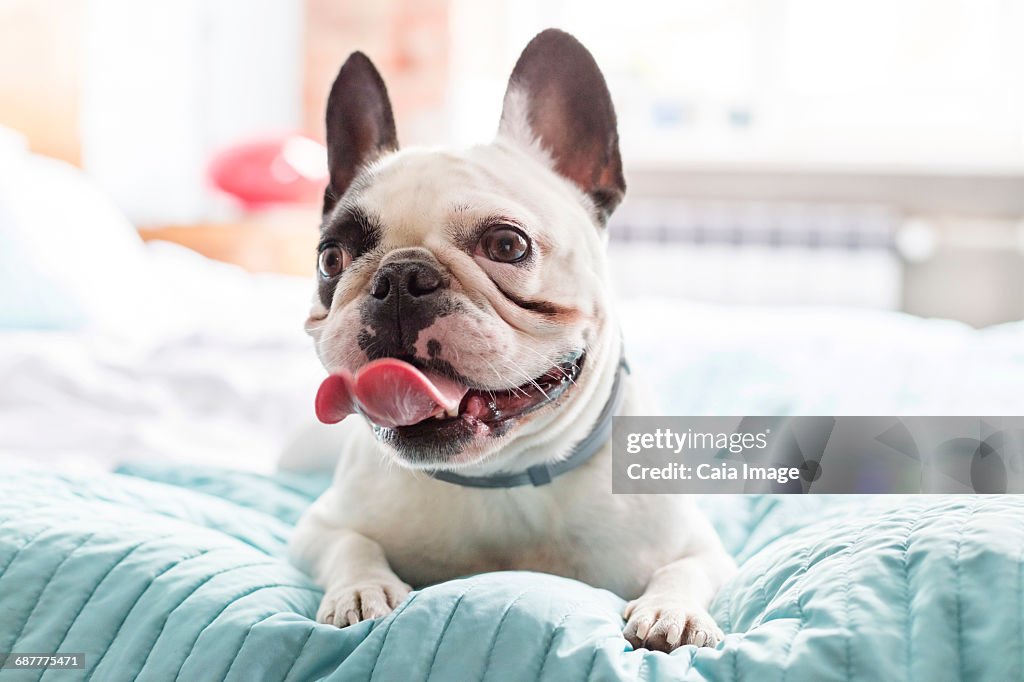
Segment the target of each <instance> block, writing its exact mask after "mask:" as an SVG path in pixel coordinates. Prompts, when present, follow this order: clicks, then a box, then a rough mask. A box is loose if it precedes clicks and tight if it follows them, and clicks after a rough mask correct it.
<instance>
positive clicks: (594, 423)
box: [290, 29, 735, 651]
mask: <svg viewBox="0 0 1024 682" xmlns="http://www.w3.org/2000/svg"><path fill="white" fill-rule="evenodd" d="M327 149H328V166H329V172H330V182H329V186H328V188H327V190H326V192H325V195H324V206H323V221H322V225H321V239H320V245H319V249H318V253H319V256H318V266H317V268H318V288H317V291H316V294H315V297H314V302H313V306H312V310H311V311H310V315H309V319H308V320H307V322H306V329H307V331H308V332H309V334H310V335H311V336H312V337H313V339H314V341H315V346H316V350H317V353H318V355H319V358H320V360H321V362H322V363H323V365H324V367H325V368H326V369H327V370H328V372H329V373H330V377H329V378H328V379H327V380H325V381H324V383H323V385H321V387H320V390H319V393H318V394H317V400H316V407H317V415H318V416H319V418H320V419H321V421H324V422H326V423H336V422H339V421H341V420H343V419H344V421H343V422H342V423H341V425H340V426H339V427H337V428H339V429H342V430H343V431H344V434H343V439H342V440H343V442H344V446H343V451H342V452H341V454H340V459H339V460H338V464H337V469H336V473H335V476H334V480H333V483H332V485H331V487H330V488H329V489H328V490H327V491H326V492H325V493H324V494H323V495H322V496H321V497H320V498H319V499H318V500H316V502H315V503H314V504H313V505H312V507H311V508H310V509H309V510H308V511H307V512H306V513H305V514H304V515H303V517H302V518H301V520H300V522H299V523H298V526H297V528H296V530H295V533H294V535H293V537H292V540H291V545H290V551H291V555H292V557H293V561H294V562H295V563H296V565H298V566H300V567H301V568H304V569H305V570H307V571H308V572H309V573H310V574H311V575H312V576H313V577H314V579H315V580H316V581H317V583H318V584H319V585H320V586H322V587H323V589H324V591H325V594H324V598H323V601H322V604H321V606H320V609H319V612H318V613H317V620H318V621H319V622H321V623H331V624H334V625H337V626H340V627H344V626H347V625H352V624H355V623H357V622H359V621H362V620H366V619H373V618H381V617H383V616H385V615H387V614H388V613H389V612H391V611H392V610H393V609H394V608H395V607H396V606H397V605H398V604H400V603H401V602H402V601H403V600H404V599H405V598H406V596H407V595H408V594H409V592H410V590H411V589H412V588H413V587H421V586H426V585H430V584H433V583H437V582H439V581H444V580H448V579H451V578H454V577H457V576H462V575H466V574H471V573H477V572H483V571H500V570H529V571H541V572H545V573H552V574H556V575H561V576H567V577H570V578H575V579H577V580H581V581H584V582H586V583H589V584H590V585H593V586H595V587H600V588H605V589H608V590H610V591H612V592H614V593H616V594H618V595H619V596H621V597H622V598H623V599H624V600H628V601H627V605H626V607H625V610H624V613H623V618H624V621H625V627H624V630H623V634H624V636H625V638H626V639H627V640H628V641H629V642H630V643H631V644H632V645H633V646H634V647H635V648H640V647H645V648H648V649H653V650H661V651H671V650H673V649H675V648H677V647H679V646H682V645H686V644H694V645H697V646H715V645H717V643H718V642H719V641H720V640H721V639H722V638H723V634H722V631H721V630H720V629H719V628H718V626H717V625H716V623H715V621H714V620H713V619H712V617H711V616H710V615H709V613H708V606H709V603H710V601H711V599H712V597H713V596H714V594H715V592H716V591H717V590H718V588H719V586H720V585H721V584H722V583H723V582H724V581H725V580H726V579H728V578H729V577H730V576H731V574H732V573H733V572H734V570H735V566H734V564H733V561H732V559H731V557H730V556H729V555H728V554H727V553H726V552H725V550H724V549H723V547H722V544H721V542H720V541H719V539H718V537H717V535H716V533H715V531H714V530H713V528H712V527H711V525H710V523H709V522H708V521H707V519H706V518H705V517H704V516H703V515H702V514H701V512H700V511H699V510H698V509H697V508H696V506H695V504H694V502H693V500H692V499H691V498H689V497H687V496H679V495H613V494H612V492H611V490H612V480H611V477H612V466H611V443H610V438H609V437H608V434H609V428H610V422H611V416H612V415H613V414H620V415H621V414H645V413H649V412H646V411H645V407H644V405H643V402H642V397H641V393H640V391H639V390H638V388H637V386H636V385H635V382H634V381H633V380H632V379H631V377H630V375H629V373H628V368H627V365H626V363H625V361H624V354H623V344H622V341H621V337H620V331H619V327H618V323H617V321H616V318H615V314H614V310H613V309H612V305H611V301H610V294H609V291H608V284H607V282H608V277H607V269H608V256H607V253H606V249H605V247H606V243H607V234H606V229H607V228H606V222H607V220H608V217H609V216H610V215H611V213H612V211H613V210H614V209H615V207H616V206H617V205H618V204H619V202H620V201H621V200H622V198H623V195H624V193H625V189H626V183H625V180H624V178H623V172H622V162H621V159H620V156H619V143H618V132H617V128H616V116H615V110H614V107H613V106H612V100H611V97H610V94H609V92H608V88H607V85H606V84H605V80H604V77H603V75H602V74H601V71H600V70H599V69H598V66H597V64H596V62H595V61H594V58H593V57H592V56H591V54H590V53H589V52H588V51H587V49H586V48H585V47H584V46H583V45H582V44H580V43H579V42H578V41H577V40H576V39H575V38H573V37H572V36H570V35H569V34H567V33H564V32H562V31H558V30H554V29H549V30H546V31H544V32H542V33H540V34H539V35H537V36H536V37H535V38H534V39H533V40H532V41H531V42H530V43H529V44H528V45H527V46H526V48H525V50H524V51H523V53H522V55H521V56H520V58H519V60H518V62H517V63H516V65H515V68H514V70H513V72H512V76H511V78H510V80H509V84H508V89H507V92H506V94H505V97H504V101H503V110H502V113H501V118H500V123H499V127H498V133H497V136H496V138H495V139H494V141H493V142H491V143H490V144H487V145H481V146H477V147H473V148H470V149H466V150H431V149H408V150H401V151H400V150H399V147H398V140H397V136H396V133H395V124H394V119H393V116H392V112H391V105H390V103H389V100H388V95H387V91H386V88H385V86H384V82H383V81H382V79H381V77H380V75H379V74H378V72H377V70H376V69H375V68H374V66H373V64H372V63H371V62H370V60H369V59H368V58H367V57H366V56H365V55H363V54H362V53H359V52H356V53H353V54H352V55H351V56H350V57H349V58H348V60H347V61H346V62H345V64H344V65H343V66H342V68H341V70H340V72H339V73H338V76H337V79H336V80H335V82H334V85H333V86H332V88H331V92H330V95H329V99H328V103H327ZM350 415H351V418H348V419H346V417H349V416H350Z"/></svg>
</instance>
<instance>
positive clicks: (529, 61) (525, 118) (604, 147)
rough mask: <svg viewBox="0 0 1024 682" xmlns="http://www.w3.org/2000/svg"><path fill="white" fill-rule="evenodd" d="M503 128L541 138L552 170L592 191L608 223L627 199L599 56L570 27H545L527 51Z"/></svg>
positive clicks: (525, 139) (519, 136) (512, 84)
mask: <svg viewBox="0 0 1024 682" xmlns="http://www.w3.org/2000/svg"><path fill="white" fill-rule="evenodd" d="M498 133H499V134H500V135H505V136H507V137H509V138H512V139H515V140H517V141H518V142H520V143H521V144H526V145H531V144H533V143H534V142H538V143H539V144H540V146H541V147H542V148H543V149H544V151H545V152H547V154H548V155H550V157H551V160H552V161H553V162H554V169H555V170H556V171H558V172H559V173H561V174H562V176H563V177H565V178H567V179H569V180H571V181H572V182H573V183H575V184H576V186H577V187H579V188H580V189H581V190H583V191H584V192H585V193H586V194H587V195H589V196H590V198H591V199H592V200H593V202H594V207H595V208H596V209H597V212H598V217H599V218H600V219H601V221H602V222H604V221H605V220H607V218H608V216H609V215H611V212H612V211H614V210H615V207H616V206H618V204H619V202H620V201H621V200H622V196H623V195H624V194H625V192H626V181H625V179H624V178H623V176H622V159H621V158H620V157H619V133H618V130H617V128H616V121H615V107H614V106H613V105H612V98H611V95H610V94H609V93H608V86H607V85H606V84H605V81H604V76H602V75H601V70H600V69H599V68H598V66H597V62H595V61H594V57H593V56H592V55H591V54H590V52H589V51H587V48H585V47H583V45H582V44H580V42H579V41H578V40H576V39H575V38H573V37H572V36H571V35H569V34H568V33H565V32H564V31H559V30H558V29H550V28H549V29H548V30H546V31H541V32H540V33H538V34H537V36H536V37H535V38H534V39H533V40H531V41H530V44H529V45H527V46H526V49H524V50H523V54H522V55H521V56H520V57H519V61H518V62H516V66H515V68H514V69H513V70H512V77H511V78H509V82H508V90H507V91H506V92H505V104H504V107H503V108H502V112H501V123H500V125H499V128H498Z"/></svg>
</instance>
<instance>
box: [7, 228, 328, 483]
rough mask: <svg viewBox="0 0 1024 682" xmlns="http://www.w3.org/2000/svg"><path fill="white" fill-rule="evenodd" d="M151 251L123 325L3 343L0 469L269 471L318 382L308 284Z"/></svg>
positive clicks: (164, 248)
mask: <svg viewBox="0 0 1024 682" xmlns="http://www.w3.org/2000/svg"><path fill="white" fill-rule="evenodd" d="M146 252H147V253H146V269H147V276H146V278H145V281H136V282H129V283H126V286H129V287H132V288H134V291H133V295H132V296H131V297H126V298H130V299H131V300H141V301H143V303H142V304H141V305H139V306H138V307H137V308H136V307H134V306H126V307H125V309H124V310H123V313H122V315H121V316H120V318H119V320H118V321H116V322H114V321H112V320H107V321H106V322H104V323H102V324H101V325H98V326H94V327H92V328H89V329H85V330H81V331H46V332H35V331H7V332H3V333H0V456H3V455H7V456H20V457H28V458H31V459H34V460H36V461H42V462H53V463H54V464H57V465H60V466H62V467H71V468H82V467H103V468H107V467H111V466H114V465H116V464H117V463H119V462H121V461H126V460H132V459H150V458H159V459H162V460H165V461H181V462H197V463H205V464H217V465H226V466H232V467H240V468H246V469H254V470H270V469H271V468H272V467H273V463H274V461H275V459H276V457H277V455H278V454H279V452H280V450H281V448H282V447H283V444H284V443H285V442H286V441H287V440H288V439H289V438H290V437H291V435H292V433H293V432H294V431H295V430H296V428H298V427H299V426H300V425H302V424H304V423H308V421H309V420H310V419H311V418H312V404H313V402H312V401H313V396H314V394H315V391H316V387H317V385H318V383H319V381H320V379H321V378H322V372H323V370H322V369H321V368H320V366H319V363H318V362H317V360H316V356H315V354H314V352H313V348H312V343H311V342H310V340H309V339H308V337H307V336H306V335H305V334H304V333H303V331H302V322H303V320H304V319H305V313H306V311H307V309H308V302H309V297H310V295H311V292H312V286H311V284H309V283H308V282H306V281H305V280H302V279H299V278H291V277H279V276H270V275H251V274H248V273H245V272H243V271H242V270H240V269H238V268H235V267H232V266H228V265H224V264H221V263H216V262H214V261H210V260H207V259H205V258H202V257H201V256H198V255H196V254H194V253H192V252H190V251H187V250H185V249H182V248H178V247H175V246H172V245H170V244H159V243H156V244H150V245H148V246H147V248H146ZM140 293H141V294H143V295H142V296H140V295H139V294H140Z"/></svg>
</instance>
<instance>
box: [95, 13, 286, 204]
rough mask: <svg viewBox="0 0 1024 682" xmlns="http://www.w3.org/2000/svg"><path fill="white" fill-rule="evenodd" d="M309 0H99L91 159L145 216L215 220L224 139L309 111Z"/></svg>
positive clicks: (107, 183) (103, 180) (122, 198)
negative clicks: (214, 171)
mask: <svg viewBox="0 0 1024 682" xmlns="http://www.w3.org/2000/svg"><path fill="white" fill-rule="evenodd" d="M302 21H303V12H302V3H299V2H294V1H292V0H252V1H249V2H245V1H243V0H205V1H204V0H147V1H146V2H138V1H137V0H92V2H91V3H90V6H89V23H88V28H87V36H86V50H85V52H86V64H85V69H84V70H85V77H84V79H83V92H82V162H83V166H84V167H85V169H86V171H87V172H89V173H90V174H91V175H93V176H94V177H95V178H96V179H97V180H98V181H99V183H100V184H101V185H102V186H103V187H104V189H106V190H107V191H108V192H109V193H110V194H111V196H113V197H114V200H115V201H116V202H117V203H118V205H119V206H120V207H121V208H122V209H123V210H124V211H125V213H126V214H127V215H128V216H129V218H131V219H132V220H133V221H134V222H136V223H137V224H161V223H173V222H191V221H196V220H202V219H205V218H209V217H210V214H211V212H213V211H215V210H216V206H217V205H218V204H217V201H216V199H215V197H214V196H213V195H212V193H211V192H210V190H209V189H208V187H207V181H206V173H205V169H206V164H207V161H208V159H209V157H210V154H211V153H212V152H213V151H214V150H216V149H218V148H220V147H222V146H223V145H226V144H230V143H232V142H235V141H238V140H240V139H244V138H246V137H247V136H250V135H253V134H256V133H260V132H267V131H275V130H291V129H295V128H297V127H298V126H299V124H300V120H301V117H300V115H301V111H300V107H301V102H302V98H301V87H302Z"/></svg>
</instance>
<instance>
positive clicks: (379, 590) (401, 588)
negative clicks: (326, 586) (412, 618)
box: [316, 580, 411, 628]
mask: <svg viewBox="0 0 1024 682" xmlns="http://www.w3.org/2000/svg"><path fill="white" fill-rule="evenodd" d="M410 591H411V588H410V587H409V586H408V585H406V584H405V583H403V582H401V581H399V580H392V581H384V580H379V581H368V582H362V583H358V584H355V585H344V586H340V587H337V588H333V589H330V590H327V593H326V594H325V595H324V598H323V601H321V602H320V610H319V611H317V614H316V620H317V622H318V623H326V624H328V625H337V626H338V627H339V628H343V627H345V626H346V625H355V624H356V623H358V622H360V621H364V620H370V619H371V618H383V617H384V616H386V615H388V614H389V613H391V612H392V611H393V610H394V609H395V607H396V606H398V605H399V604H401V603H402V602H403V601H405V598H406V596H408V594H409V592H410Z"/></svg>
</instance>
